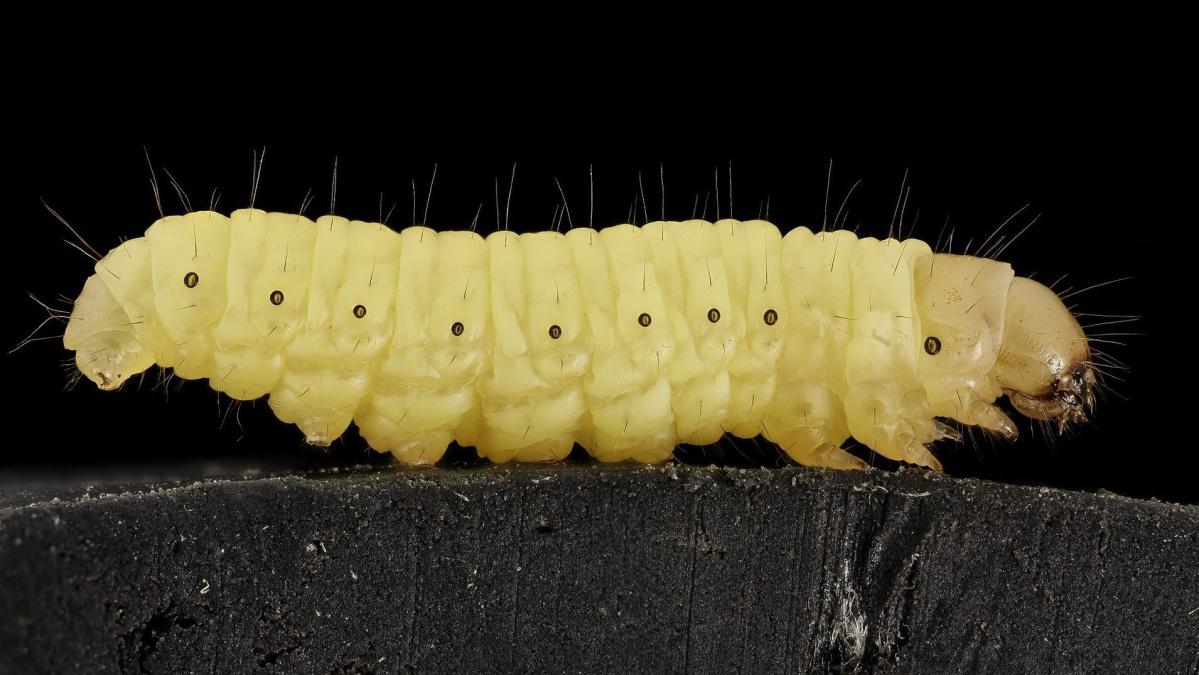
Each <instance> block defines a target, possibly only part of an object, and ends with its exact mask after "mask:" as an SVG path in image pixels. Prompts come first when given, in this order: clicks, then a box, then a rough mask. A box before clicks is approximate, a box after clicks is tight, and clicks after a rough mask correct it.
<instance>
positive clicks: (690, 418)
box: [63, 208, 1096, 470]
mask: <svg viewBox="0 0 1199 675" xmlns="http://www.w3.org/2000/svg"><path fill="white" fill-rule="evenodd" d="M63 343H64V346H65V347H66V348H67V349H68V350H72V351H74V352H75V363H76V366H77V367H78V369H79V372H80V373H82V375H83V376H85V377H86V378H87V379H89V380H90V381H92V382H93V383H95V384H96V385H97V386H98V387H99V388H100V389H102V390H114V389H117V388H118V387H120V386H121V385H122V383H124V382H125V381H126V380H128V379H129V378H130V377H131V376H133V375H136V374H138V373H141V372H143V371H145V370H147V369H149V368H150V367H152V366H155V365H157V366H158V367H160V368H164V369H172V370H173V372H174V374H175V375H177V376H179V377H181V378H185V379H207V380H208V381H209V384H210V385H211V387H212V388H213V389H215V390H217V391H218V392H223V393H225V394H227V395H228V396H230V397H232V398H234V399H237V400H250V399H257V398H260V397H263V396H267V397H269V398H268V402H269V405H270V407H271V409H272V410H273V411H274V413H275V414H276V415H277V416H278V417H279V419H281V420H282V421H284V422H288V423H293V424H295V425H296V426H298V427H299V429H300V430H301V431H302V432H303V434H304V436H305V438H306V440H307V442H308V443H311V444H314V445H328V444H329V443H331V442H332V441H333V440H335V439H336V438H338V437H339V436H341V435H342V433H343V432H345V431H346V430H347V429H348V427H349V425H350V424H351V423H353V424H355V425H357V427H358V429H359V431H360V432H361V434H362V436H363V437H364V438H365V439H366V441H367V443H368V444H369V445H370V446H371V447H372V448H374V449H375V450H377V451H379V452H387V453H391V454H392V455H393V456H394V457H395V458H396V459H397V460H399V461H400V462H402V463H404V464H409V465H426V464H432V463H435V462H437V461H438V460H439V459H440V458H441V457H442V455H443V454H444V453H445V451H446V448H447V446H448V445H449V444H450V443H451V441H456V442H457V443H459V444H460V445H462V446H473V447H474V448H475V449H476V451H477V452H478V453H479V455H480V456H482V457H485V458H488V459H490V460H491V461H493V462H497V463H498V462H507V461H511V460H516V461H523V462H543V461H555V460H561V459H563V458H565V457H566V456H567V455H568V454H569V453H570V452H571V450H572V449H573V447H574V446H575V445H576V444H578V445H581V446H582V447H583V448H585V449H586V451H587V452H588V453H589V454H590V455H592V456H593V457H595V458H596V459H598V460H600V461H604V462H616V461H628V460H631V461H636V462H646V463H658V462H663V461H665V460H667V459H669V458H670V457H672V455H673V452H674V448H675V447H676V445H678V444H680V443H688V444H708V443H712V442H715V441H717V440H718V439H720V438H721V437H723V436H724V435H725V434H732V435H735V436H738V437H742V438H752V437H756V436H762V437H764V438H766V439H767V440H769V441H771V442H772V443H775V444H777V446H778V447H779V448H781V450H782V451H783V452H785V453H786V454H787V455H788V456H789V457H791V458H792V459H793V460H795V461H796V462H799V463H801V464H806V465H813V466H823V467H833V468H841V469H852V468H862V467H864V466H865V463H864V462H863V461H862V460H861V459H859V458H858V457H856V456H854V455H853V454H851V453H850V452H848V451H846V450H845V449H843V447H842V446H843V445H844V444H845V442H846V441H847V440H848V439H849V438H850V437H852V438H854V439H856V440H857V441H858V442H860V443H863V444H865V445H866V446H868V447H869V448H871V449H872V450H874V451H875V452H877V453H879V454H881V455H883V456H885V457H888V458H891V459H894V460H898V461H903V462H908V463H911V464H916V465H921V466H925V467H930V468H933V469H936V470H940V469H941V465H940V463H939V461H938V460H937V458H936V457H935V456H934V455H933V454H932V452H931V451H930V449H929V448H930V446H931V445H932V444H933V443H934V442H935V441H937V440H940V439H945V438H949V439H954V440H960V435H959V434H958V432H957V430H956V429H955V428H954V427H953V426H951V425H949V424H947V423H946V421H948V420H953V421H956V422H958V423H960V424H963V425H973V426H977V427H981V428H983V429H986V430H990V431H993V432H997V433H999V434H1002V435H1003V436H1007V437H1009V438H1011V437H1015V436H1016V434H1017V430H1016V425H1015V424H1014V423H1013V421H1012V420H1011V419H1010V418H1009V417H1008V416H1007V415H1005V414H1004V412H1002V411H1001V410H1000V408H999V407H998V406H997V405H996V402H997V400H998V399H999V398H1001V397H1003V396H1006V397H1007V399H1008V400H1009V401H1010V403H1011V405H1012V406H1013V407H1014V408H1015V410H1016V411H1018V412H1019V413H1020V414H1022V415H1024V416H1027V417H1030V418H1034V419H1039V420H1049V421H1054V422H1056V423H1057V424H1059V425H1061V426H1062V427H1065V426H1066V425H1068V424H1070V423H1074V422H1080V421H1083V420H1085V419H1086V413H1087V411H1088V410H1089V409H1090V408H1091V407H1092V406H1093V404H1094V398H1093V391H1092V390H1093V388H1094V386H1095V384H1096V375H1095V371H1094V369H1093V368H1092V364H1091V357H1090V351H1089V347H1088V342H1087V339H1086V336H1085V334H1084V331H1083V329H1082V328H1081V326H1080V325H1079V323H1078V321H1077V319H1076V318H1075V317H1074V316H1073V314H1072V313H1071V312H1070V311H1069V310H1068V309H1067V308H1066V306H1065V305H1064V304H1063V302H1062V300H1061V299H1060V298H1059V297H1058V296H1057V295H1056V294H1055V293H1054V292H1053V291H1052V290H1050V289H1049V288H1048V287H1046V286H1044V285H1042V284H1040V283H1039V282H1037V281H1033V280H1031V279H1028V278H1024V277H1018V276H1015V273H1014V271H1013V269H1012V267H1011V266H1010V265H1008V264H1006V263H1002V262H999V261H996V260H991V259H988V258H983V257H975V256H968V255H956V254H950V253H935V252H933V251H932V249H931V248H930V247H929V246H928V244H926V243H924V242H923V241H920V240H918V239H905V240H898V239H894V238H887V239H884V240H879V239H875V238H869V237H866V238H859V237H858V236H857V235H856V234H854V233H853V232H850V231H846V230H835V231H820V232H813V231H811V230H810V229H808V228H806V227H797V228H794V229H791V230H790V231H788V232H786V233H785V234H784V233H783V232H781V231H780V230H779V228H778V227H776V226H775V225H773V224H771V223H770V222H767V221H765V220H749V221H738V220H733V219H724V220H718V221H717V222H707V221H705V220H689V221H683V222H668V221H658V222H650V223H647V224H645V225H642V226H635V225H630V224H624V225H616V226H613V227H608V228H605V229H601V230H596V229H591V228H581V227H580V228H573V229H570V230H569V231H567V232H565V233H561V232H557V231H543V232H535V233H526V234H517V233H514V232H511V231H508V230H502V231H497V232H494V233H492V234H490V235H488V236H486V237H483V236H480V235H478V234H476V233H474V232H473V231H440V232H439V231H435V230H433V229H430V228H428V227H424V226H412V227H407V228H404V229H402V230H400V231H396V230H392V229H390V228H388V227H387V226H385V225H383V224H380V223H371V222H363V221H357V220H348V219H346V218H342V217H338V216H331V215H330V216H323V217H321V218H318V219H316V220H315V221H313V220H310V219H308V218H306V217H304V216H303V215H297V214H289V213H275V212H266V211H263V210H258V209H253V208H250V209H242V210H237V211H234V212H232V214H230V215H229V216H225V215H222V214H220V213H216V212H214V211H197V212H191V213H187V214H185V215H175V216H166V217H163V218H161V219H160V220H158V221H156V222H155V223H153V224H152V225H151V226H150V228H149V229H148V230H147V231H146V233H145V236H143V237H138V238H134V239H129V240H127V241H124V242H123V243H121V244H120V245H119V246H117V247H116V248H114V249H112V250H111V251H110V252H109V253H108V254H107V255H104V256H103V257H101V258H100V259H99V261H98V262H97V263H96V265H95V270H94V274H92V275H91V276H90V277H89V278H88V279H87V280H86V282H85V283H84V285H83V289H82V292H81V293H80V294H79V296H78V298H77V300H76V301H75V303H74V307H73V310H72V312H71V314H70V317H69V322H68V325H67V328H66V331H65V334H64V336H63Z"/></svg>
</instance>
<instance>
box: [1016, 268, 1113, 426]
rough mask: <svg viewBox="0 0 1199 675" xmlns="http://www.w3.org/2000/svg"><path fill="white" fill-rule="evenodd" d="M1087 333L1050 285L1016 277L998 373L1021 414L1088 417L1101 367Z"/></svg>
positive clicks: (1062, 420) (1061, 419)
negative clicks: (1095, 362) (1094, 358)
mask: <svg viewBox="0 0 1199 675" xmlns="http://www.w3.org/2000/svg"><path fill="white" fill-rule="evenodd" d="M1090 363H1091V352H1090V347H1089V346H1088V345H1087V338H1086V334H1085V333H1084V332H1083V329H1082V327H1081V326H1080V325H1079V324H1078V320H1077V319H1075V318H1074V315H1073V314H1072V313H1071V312H1070V310H1069V309H1067V308H1066V305H1065V304H1064V303H1063V302H1062V301H1061V298H1059V297H1058V296H1057V294H1056V293H1054V292H1053V291H1052V290H1050V289H1049V288H1048V287H1046V286H1044V285H1042V284H1040V283H1037V282H1036V281H1033V280H1032V279H1026V278H1023V277H1016V278H1015V279H1013V280H1012V285H1011V287H1010V289H1009V290H1008V297H1007V311H1006V315H1005V318H1004V325H1003V342H1002V348H1001V349H1000V352H999V359H998V361H997V362H996V364H995V377H996V379H997V380H998V382H999V385H1000V386H1001V387H1003V391H1004V392H1005V393H1006V394H1007V396H1008V400H1009V401H1011V402H1012V405H1013V406H1014V407H1015V408H1016V410H1018V411H1020V413H1021V414H1023V415H1025V416H1027V417H1031V418H1034V419H1039V420H1048V421H1056V422H1058V425H1059V429H1064V428H1065V427H1066V425H1068V424H1070V423H1072V422H1084V421H1086V419H1087V418H1086V411H1087V410H1088V409H1089V408H1091V407H1092V406H1093V405H1094V403H1095V398H1094V393H1093V389H1094V386H1095V371H1094V369H1092V368H1091V365H1090Z"/></svg>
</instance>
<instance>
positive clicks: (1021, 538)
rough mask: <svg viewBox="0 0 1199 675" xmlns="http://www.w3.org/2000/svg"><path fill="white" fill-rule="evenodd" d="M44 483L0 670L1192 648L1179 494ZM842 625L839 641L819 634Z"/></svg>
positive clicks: (505, 475)
mask: <svg viewBox="0 0 1199 675" xmlns="http://www.w3.org/2000/svg"><path fill="white" fill-rule="evenodd" d="M56 496H58V497H60V499H58V500H57V501H51V500H49V499H46V498H45V497H40V496H39V495H38V494H36V493H25V494H14V495H9V496H7V497H5V498H4V500H3V501H0V504H4V506H0V588H3V589H4V591H3V593H0V671H3V672H187V671H204V672H247V671H257V670H262V671H264V672H329V671H332V670H337V671H340V672H406V671H411V670H416V671H420V672H478V671H486V672H496V671H501V672H546V671H553V672H620V673H627V672H645V671H656V672H734V671H739V672H827V671H838V670H839V671H841V672H905V673H906V672H947V673H952V672H972V673H1010V672H1052V673H1090V672H1170V673H1176V672H1181V673H1194V672H1195V668H1196V659H1197V658H1199V655H1197V651H1196V646H1195V641H1194V636H1195V635H1196V633H1197V631H1199V612H1196V611H1193V610H1195V609H1196V608H1197V607H1199V509H1197V508H1196V507H1194V506H1180V505H1172V504H1164V503H1158V502H1145V501H1138V500H1132V499H1127V498H1121V497H1115V496H1107V495H1093V494H1085V493H1076V492H1065V491H1060V490H1054V489H1048V488H1041V489H1038V488H1030V487H1021V486H1011V485H1000V484H994V483H986V482H979V481H974V480H961V479H950V478H944V477H938V476H933V475H930V474H927V473H924V472H915V471H901V472H897V473H883V472H876V471H869V472H866V473H856V472H849V473H845V472H830V471H823V470H815V469H805V468H799V467H796V468H792V469H783V470H770V471H767V470H724V469H713V468H697V467H686V466H678V467H676V466H668V467H664V468H634V467H619V466H616V467H602V466H586V467H583V466H578V465H573V464H567V465H560V466H555V467H544V468H543V467H528V466H516V467H513V468H506V469H486V470H463V471H438V470H420V471H416V470H393V471H366V472H350V473H344V474H325V475H316V476H310V477H304V476H284V477H278V478H262V479H244V480H231V481H206V482H198V483H193V484H183V485H175V486H157V487H155V486H131V487H127V488H121V489H116V488H114V489H112V490H108V491H107V494H100V493H98V492H96V491H92V492H91V493H90V494H84V493H83V492H82V491H74V492H73V493H72V494H67V493H61V492H60V493H56ZM850 599H852V600H853V601H852V602H848V603H847V600H850ZM847 606H848V612H849V614H850V616H846V607H847ZM847 619H848V620H849V623H850V624H852V623H853V620H855V619H860V621H861V625H863V626H864V627H865V631H866V633H865V640H864V641H863V645H864V646H863V649H862V651H861V653H860V654H855V653H851V652H852V650H850V649H847V644H852V643H848V642H846V641H843V640H840V639H839V638H838V636H839V635H843V634H844V631H843V630H842V628H843V627H844V626H845V625H846V622H847Z"/></svg>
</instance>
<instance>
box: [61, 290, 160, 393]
mask: <svg viewBox="0 0 1199 675" xmlns="http://www.w3.org/2000/svg"><path fill="white" fill-rule="evenodd" d="M135 325H136V322H134V321H131V320H130V319H129V316H128V315H127V314H126V313H125V310H124V309H123V308H122V307H121V304H120V303H119V302H117V299H116V298H115V297H114V296H113V294H112V291H110V290H109V289H108V287H107V286H105V285H104V282H102V281H101V280H100V279H99V278H97V277H96V276H95V275H92V276H91V277H89V278H88V280H87V283H85V284H84V285H83V292H82V293H80V294H79V298H78V299H76V300H75V308H74V310H73V311H72V312H71V320H70V322H68V323H67V330H66V332H65V333H64V334H63V344H64V345H65V346H66V348H67V349H72V350H74V351H75V364H76V366H78V368H79V372H81V373H83V375H84V377H86V378H87V379H89V380H91V381H92V382H94V383H95V384H96V386H97V387H99V388H100V389H103V390H104V391H112V390H113V389H117V388H118V387H120V386H121V385H122V384H124V383H125V380H127V379H129V378H130V377H131V376H133V375H136V374H138V373H140V372H142V371H144V370H146V369H147V368H149V367H150V366H152V365H154V355H153V353H152V352H151V351H150V350H149V349H147V348H146V347H145V346H144V345H143V344H142V343H141V341H140V340H138V338H137V337H136V336H135V335H134V332H133V327H134V326H135Z"/></svg>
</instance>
